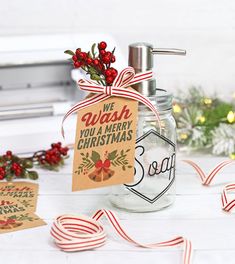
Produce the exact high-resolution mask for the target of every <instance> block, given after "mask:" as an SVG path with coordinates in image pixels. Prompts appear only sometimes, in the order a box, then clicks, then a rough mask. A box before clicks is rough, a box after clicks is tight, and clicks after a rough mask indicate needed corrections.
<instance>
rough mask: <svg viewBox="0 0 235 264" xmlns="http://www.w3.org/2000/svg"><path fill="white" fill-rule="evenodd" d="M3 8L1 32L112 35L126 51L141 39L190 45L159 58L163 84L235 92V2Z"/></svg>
mask: <svg viewBox="0 0 235 264" xmlns="http://www.w3.org/2000/svg"><path fill="white" fill-rule="evenodd" d="M0 11H1V16H0V35H10V36H14V35H24V34H29V35H31V34H55V33H61V32H67V33H68V32H69V33H71V32H73V33H87V32H89V33H105V34H112V35H113V36H114V38H115V39H116V41H117V43H118V48H120V49H121V50H122V51H123V52H124V53H125V54H127V45H128V44H129V43H132V42H135V41H148V42H152V43H154V44H155V45H156V46H158V47H176V48H185V49H186V50H187V51H188V55H187V57H186V58H182V57H180V58H179V57H174V58H173V57H166V56H164V57H163V56H162V57H160V56H159V57H158V58H156V61H155V62H158V66H157V68H156V71H157V76H158V86H159V87H161V88H165V89H167V90H171V91H174V90H175V89H176V88H182V89H186V88H188V87H189V86H190V85H201V86H203V87H204V88H205V89H206V90H207V91H209V92H211V93H212V92H213V91H215V90H216V91H217V92H218V93H220V94H221V95H222V96H225V97H231V94H232V93H233V92H234V91H235V89H234V83H235V66H234V65H235V49H234V43H235V16H234V13H235V1H231V0H207V1H203V0H178V1H175V0H165V1H161V0H146V1H141V0H128V1H124V2H123V1H118V0H109V1H108V0H99V1H95V0H88V1H84V0H50V1H47V0H37V1H31V0H14V1H6V0H0ZM99 40H100V39H95V36H94V41H99ZM12 45H13V46H17V45H18V43H14V42H13V43H12ZM38 45H43V43H41V42H40V40H39V42H38Z"/></svg>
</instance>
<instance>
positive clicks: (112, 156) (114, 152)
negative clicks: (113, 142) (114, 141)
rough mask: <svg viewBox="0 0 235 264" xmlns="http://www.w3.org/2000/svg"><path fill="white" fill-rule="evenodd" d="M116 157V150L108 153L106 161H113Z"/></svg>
mask: <svg viewBox="0 0 235 264" xmlns="http://www.w3.org/2000/svg"><path fill="white" fill-rule="evenodd" d="M116 155H117V150H114V151H112V152H110V153H109V155H108V159H109V160H114V159H115V158H116Z"/></svg>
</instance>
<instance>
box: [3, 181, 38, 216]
mask: <svg viewBox="0 0 235 264" xmlns="http://www.w3.org/2000/svg"><path fill="white" fill-rule="evenodd" d="M4 197H11V198H14V199H15V200H17V201H20V202H21V203H22V204H23V205H24V206H25V207H26V208H27V210H28V211H31V212H35V211H36V205H37V197H38V184H36V183H30V182H23V181H21V182H1V183H0V199H1V198H4Z"/></svg>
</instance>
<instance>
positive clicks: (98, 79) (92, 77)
mask: <svg viewBox="0 0 235 264" xmlns="http://www.w3.org/2000/svg"><path fill="white" fill-rule="evenodd" d="M91 79H92V80H95V81H100V80H101V78H100V76H99V75H97V74H95V73H92V74H91Z"/></svg>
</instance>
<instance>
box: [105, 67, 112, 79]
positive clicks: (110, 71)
mask: <svg viewBox="0 0 235 264" xmlns="http://www.w3.org/2000/svg"><path fill="white" fill-rule="evenodd" d="M111 75H112V70H111V69H107V70H106V71H105V76H107V77H108V76H111Z"/></svg>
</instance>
